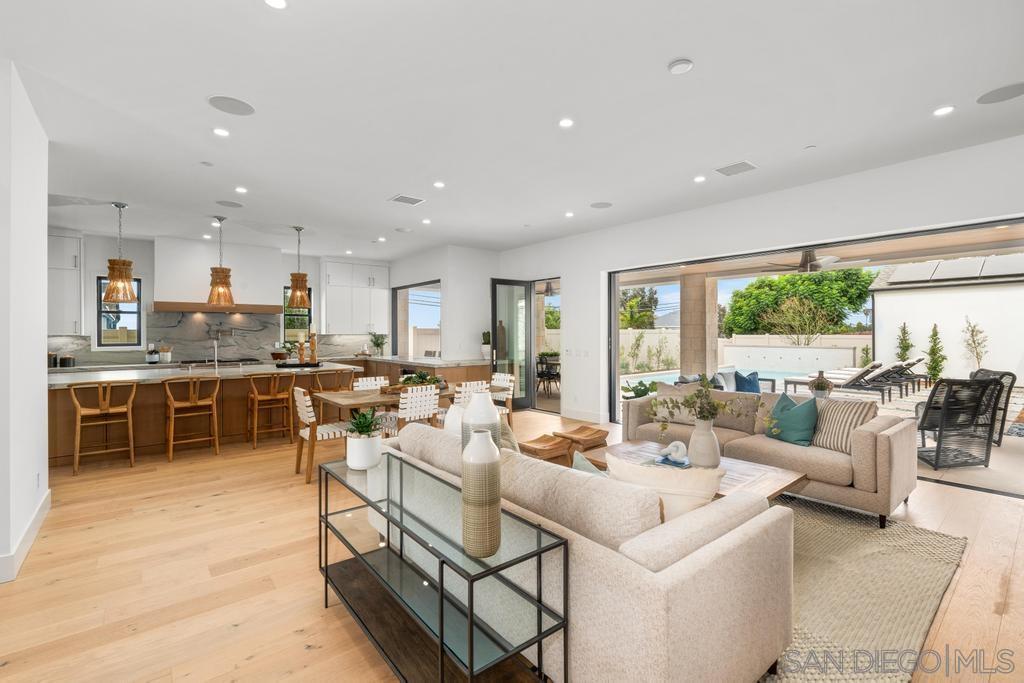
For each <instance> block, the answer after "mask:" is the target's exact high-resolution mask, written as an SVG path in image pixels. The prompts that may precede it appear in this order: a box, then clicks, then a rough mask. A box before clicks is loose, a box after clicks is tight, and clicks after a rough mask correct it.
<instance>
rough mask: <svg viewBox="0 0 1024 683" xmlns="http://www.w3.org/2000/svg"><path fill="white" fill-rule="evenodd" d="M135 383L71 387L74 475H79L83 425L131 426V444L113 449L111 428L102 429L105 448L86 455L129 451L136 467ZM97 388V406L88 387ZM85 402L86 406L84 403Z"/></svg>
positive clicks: (131, 461) (81, 383)
mask: <svg viewBox="0 0 1024 683" xmlns="http://www.w3.org/2000/svg"><path fill="white" fill-rule="evenodd" d="M135 386H136V383H135V382H79V383H77V384H71V385H69V386H68V389H69V390H70V394H71V402H72V403H74V404H75V460H74V466H73V469H72V474H73V475H75V474H78V461H79V458H80V457H81V455H82V428H83V427H95V426H99V425H112V424H121V423H124V424H126V425H128V445H127V446H119V447H116V448H110V431H109V429H108V427H107V426H105V427H104V429H103V446H104V447H103V448H101V449H99V450H93V451H89V452H88V453H85V455H96V454H99V453H116V452H119V451H128V466H129V467H135V434H134V429H133V425H132V403H133V402H134V401H135ZM91 389H94V390H95V391H96V393H95V398H96V402H95V405H94V404H93V401H92V398H91V392H90V391H89V390H91ZM83 401H84V405H83Z"/></svg>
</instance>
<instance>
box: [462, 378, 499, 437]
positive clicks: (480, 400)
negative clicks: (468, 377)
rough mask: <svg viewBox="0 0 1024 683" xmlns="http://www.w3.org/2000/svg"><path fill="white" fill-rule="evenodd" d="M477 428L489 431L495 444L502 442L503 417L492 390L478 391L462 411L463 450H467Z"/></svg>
mask: <svg viewBox="0 0 1024 683" xmlns="http://www.w3.org/2000/svg"><path fill="white" fill-rule="evenodd" d="M477 429H482V430H484V431H487V432H489V433H490V434H491V439H492V440H493V441H494V445H495V446H497V445H498V444H500V443H501V418H499V417H498V409H497V407H495V405H494V401H493V400H491V392H490V391H478V392H476V393H475V394H473V395H472V396H470V397H469V404H468V405H467V406H466V409H465V411H464V412H463V413H462V450H466V447H467V446H468V445H469V440H470V437H471V436H472V434H473V431H474V430H477Z"/></svg>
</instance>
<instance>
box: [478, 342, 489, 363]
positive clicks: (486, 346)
mask: <svg viewBox="0 0 1024 683" xmlns="http://www.w3.org/2000/svg"><path fill="white" fill-rule="evenodd" d="M480 353H481V354H482V355H483V357H484V360H490V359H491V345H490V344H481V345H480Z"/></svg>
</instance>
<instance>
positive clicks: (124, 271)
mask: <svg viewBox="0 0 1024 683" xmlns="http://www.w3.org/2000/svg"><path fill="white" fill-rule="evenodd" d="M111 206H113V207H114V208H115V209H117V258H112V259H107V288H106V289H104V290H103V303H105V304H134V303H137V302H138V300H139V297H138V296H137V295H136V294H135V287H133V286H132V262H131V261H130V260H128V259H126V258H124V254H123V253H122V251H121V230H122V223H123V219H124V215H123V214H124V210H125V208H126V207H127V205H126V204H124V203H123V202H111Z"/></svg>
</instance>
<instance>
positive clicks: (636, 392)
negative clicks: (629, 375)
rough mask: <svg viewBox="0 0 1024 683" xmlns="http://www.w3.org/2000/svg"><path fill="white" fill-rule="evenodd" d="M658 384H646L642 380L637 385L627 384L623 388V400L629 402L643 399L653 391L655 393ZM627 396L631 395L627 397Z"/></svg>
mask: <svg viewBox="0 0 1024 683" xmlns="http://www.w3.org/2000/svg"><path fill="white" fill-rule="evenodd" d="M656 385H657V382H644V381H643V380H640V381H639V382H637V383H636V384H630V383H629V382H626V385H625V386H624V387H622V400H624V401H628V400H629V399H631V398H643V397H644V396H647V395H648V394H650V393H651V392H652V391H654V389H655V387H656ZM626 394H630V395H629V396H627V395H626Z"/></svg>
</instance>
